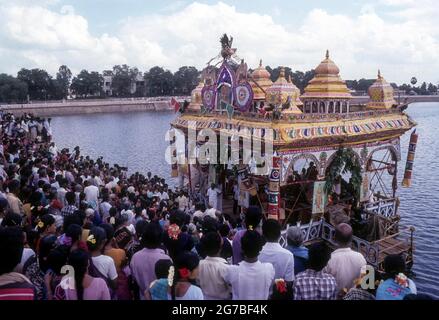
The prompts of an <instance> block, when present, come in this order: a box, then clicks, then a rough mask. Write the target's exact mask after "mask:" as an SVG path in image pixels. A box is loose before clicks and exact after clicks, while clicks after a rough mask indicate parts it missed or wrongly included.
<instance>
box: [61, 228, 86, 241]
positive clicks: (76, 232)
mask: <svg viewBox="0 0 439 320" xmlns="http://www.w3.org/2000/svg"><path fill="white" fill-rule="evenodd" d="M65 234H66V236H67V237H70V238H72V243H74V242H76V241H78V240H79V239H81V236H82V227H81V226H80V225H78V224H71V225H69V226H68V228H67V230H66V231H65Z"/></svg>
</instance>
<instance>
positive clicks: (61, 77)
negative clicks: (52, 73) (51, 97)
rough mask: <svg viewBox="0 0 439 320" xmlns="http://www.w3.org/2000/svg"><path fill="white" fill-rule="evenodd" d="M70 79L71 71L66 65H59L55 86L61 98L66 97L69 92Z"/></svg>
mask: <svg viewBox="0 0 439 320" xmlns="http://www.w3.org/2000/svg"><path fill="white" fill-rule="evenodd" d="M71 80H72V72H71V71H70V69H69V68H68V67H67V66H66V65H62V66H60V67H59V69H58V72H57V74H56V82H57V84H56V85H55V86H56V87H57V90H60V96H61V98H62V99H65V98H67V96H68V94H69V87H70V82H71Z"/></svg>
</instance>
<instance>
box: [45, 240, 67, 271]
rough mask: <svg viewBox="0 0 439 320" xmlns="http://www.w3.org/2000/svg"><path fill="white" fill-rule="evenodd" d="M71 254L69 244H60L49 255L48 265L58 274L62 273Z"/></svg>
mask: <svg viewBox="0 0 439 320" xmlns="http://www.w3.org/2000/svg"><path fill="white" fill-rule="evenodd" d="M68 255H69V248H68V247H67V246H58V247H55V248H53V249H52V250H51V251H50V252H49V254H48V256H47V267H48V268H50V269H51V270H52V271H53V272H55V273H56V274H58V275H59V274H60V273H61V268H62V267H63V266H64V265H65V264H66V262H67V257H68Z"/></svg>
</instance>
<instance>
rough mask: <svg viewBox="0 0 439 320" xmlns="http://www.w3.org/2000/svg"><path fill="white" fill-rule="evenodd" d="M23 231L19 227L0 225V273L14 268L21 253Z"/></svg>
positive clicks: (19, 259)
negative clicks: (0, 256) (0, 254)
mask: <svg viewBox="0 0 439 320" xmlns="http://www.w3.org/2000/svg"><path fill="white" fill-rule="evenodd" d="M23 240H24V237H23V232H22V231H21V229H20V228H19V227H9V228H3V227H0V252H1V253H2V258H1V259H0V275H2V274H4V273H9V272H12V270H14V268H15V267H16V266H17V264H19V263H20V261H21V256H22V254H23Z"/></svg>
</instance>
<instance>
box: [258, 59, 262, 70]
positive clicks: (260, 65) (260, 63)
mask: <svg viewBox="0 0 439 320" xmlns="http://www.w3.org/2000/svg"><path fill="white" fill-rule="evenodd" d="M259 68H262V59H260V60H259Z"/></svg>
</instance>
